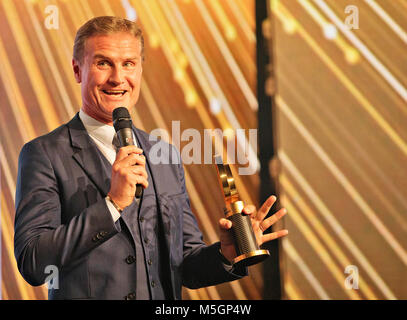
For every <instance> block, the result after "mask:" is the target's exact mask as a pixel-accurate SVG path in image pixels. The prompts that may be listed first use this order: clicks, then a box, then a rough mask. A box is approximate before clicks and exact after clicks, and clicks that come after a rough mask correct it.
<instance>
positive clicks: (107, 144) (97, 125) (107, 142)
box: [79, 109, 137, 222]
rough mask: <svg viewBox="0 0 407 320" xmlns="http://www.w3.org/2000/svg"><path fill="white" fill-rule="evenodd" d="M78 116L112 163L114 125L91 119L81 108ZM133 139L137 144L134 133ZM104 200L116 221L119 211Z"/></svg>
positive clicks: (114, 154)
mask: <svg viewBox="0 0 407 320" xmlns="http://www.w3.org/2000/svg"><path fill="white" fill-rule="evenodd" d="M79 118H80V119H81V121H82V123H83V125H84V127H85V129H86V131H87V132H88V134H89V136H90V137H91V138H92V140H93V141H94V142H95V143H96V146H97V147H98V149H99V150H100V152H102V154H103V155H104V156H105V157H106V159H107V160H108V161H109V162H110V164H113V162H114V161H115V159H116V148H115V146H114V145H113V143H112V142H113V138H114V137H115V135H116V131H115V129H114V127H113V126H109V125H108V124H105V123H103V122H100V121H98V120H96V119H93V118H92V117H90V116H88V115H87V114H86V113H85V112H83V111H82V109H81V110H80V111H79ZM133 141H134V143H135V144H137V142H136V139H134V133H133ZM105 201H106V204H107V207H108V208H109V211H110V213H111V215H112V218H113V221H114V222H116V221H117V220H118V219H119V218H120V213H119V211H117V209H116V208H115V207H114V206H113V204H112V203H111V202H110V201H109V200H107V199H106V198H105Z"/></svg>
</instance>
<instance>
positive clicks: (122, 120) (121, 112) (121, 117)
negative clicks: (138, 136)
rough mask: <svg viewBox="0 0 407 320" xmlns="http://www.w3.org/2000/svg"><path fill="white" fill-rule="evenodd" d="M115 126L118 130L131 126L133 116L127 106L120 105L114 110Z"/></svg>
mask: <svg viewBox="0 0 407 320" xmlns="http://www.w3.org/2000/svg"><path fill="white" fill-rule="evenodd" d="M112 119H113V126H114V128H115V130H116V132H117V131H118V130H121V129H123V128H131V117H130V113H129V110H127V108H125V107H119V108H116V109H114V110H113V114H112Z"/></svg>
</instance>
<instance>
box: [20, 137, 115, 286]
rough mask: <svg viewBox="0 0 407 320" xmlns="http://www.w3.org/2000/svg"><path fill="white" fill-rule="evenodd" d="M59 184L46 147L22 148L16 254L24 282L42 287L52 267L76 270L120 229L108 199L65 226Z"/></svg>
mask: <svg viewBox="0 0 407 320" xmlns="http://www.w3.org/2000/svg"><path fill="white" fill-rule="evenodd" d="M61 196H62V195H61V193H60V188H59V185H58V181H57V178H56V175H55V172H54V169H53V166H52V163H51V161H50V159H49V157H48V156H47V153H46V152H45V150H44V148H43V146H42V144H41V142H40V141H38V140H34V141H31V142H29V143H27V144H26V145H25V146H24V147H23V149H22V150H21V153H20V156H19V162H18V177H17V186H16V200H15V205H16V215H15V223H14V227H15V234H14V254H15V257H16V260H17V266H18V269H19V271H20V273H21V274H22V276H23V277H24V279H25V280H26V281H27V282H28V283H30V284H31V285H34V286H36V285H41V284H43V283H44V282H45V278H46V276H47V274H46V273H45V272H44V271H45V268H46V267H47V266H49V265H54V266H56V267H58V268H59V270H61V269H68V268H71V267H74V266H75V263H76V262H78V261H79V260H80V259H82V258H83V257H85V256H86V255H87V254H88V253H89V252H90V251H91V250H92V249H94V248H96V247H97V246H99V245H101V244H102V243H103V242H104V241H106V240H108V239H109V238H111V237H112V236H113V235H115V234H116V233H118V232H119V231H120V226H119V225H118V224H115V223H114V221H113V219H112V216H111V214H110V212H109V210H108V208H107V204H106V201H105V199H104V198H101V199H100V200H99V201H97V202H96V203H94V204H93V205H91V206H89V207H88V208H86V209H84V210H83V211H82V212H79V213H78V214H76V215H75V216H74V217H73V218H72V219H71V220H70V221H69V222H67V223H66V224H62V223H61V201H60V197H61Z"/></svg>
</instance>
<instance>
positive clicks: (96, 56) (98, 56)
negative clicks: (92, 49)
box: [93, 53, 139, 61]
mask: <svg viewBox="0 0 407 320" xmlns="http://www.w3.org/2000/svg"><path fill="white" fill-rule="evenodd" d="M96 59H105V60H113V59H111V58H109V57H106V56H104V55H103V54H100V53H98V54H95V55H94V56H93V60H96ZM138 59H139V58H138V57H130V58H125V59H123V60H126V61H127V60H138Z"/></svg>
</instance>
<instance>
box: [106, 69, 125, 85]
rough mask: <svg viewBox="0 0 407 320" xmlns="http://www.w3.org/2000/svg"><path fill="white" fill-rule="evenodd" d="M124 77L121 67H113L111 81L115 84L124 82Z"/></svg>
mask: <svg viewBox="0 0 407 320" xmlns="http://www.w3.org/2000/svg"><path fill="white" fill-rule="evenodd" d="M123 79H124V77H123V74H122V71H121V69H120V68H117V67H116V68H113V69H112V72H111V74H110V77H109V82H110V83H111V84H113V85H115V86H117V85H120V84H122V83H124V80H123Z"/></svg>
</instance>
